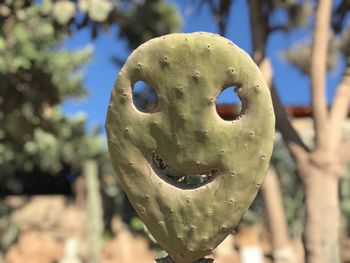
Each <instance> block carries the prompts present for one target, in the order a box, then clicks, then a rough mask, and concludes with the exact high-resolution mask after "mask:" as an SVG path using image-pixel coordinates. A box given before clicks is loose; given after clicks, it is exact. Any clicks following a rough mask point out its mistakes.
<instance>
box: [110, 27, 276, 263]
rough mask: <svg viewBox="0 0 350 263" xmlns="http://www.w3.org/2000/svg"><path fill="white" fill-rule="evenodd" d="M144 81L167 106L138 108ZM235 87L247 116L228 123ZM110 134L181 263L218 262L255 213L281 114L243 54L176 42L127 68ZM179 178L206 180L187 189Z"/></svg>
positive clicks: (135, 194) (132, 188)
mask: <svg viewBox="0 0 350 263" xmlns="http://www.w3.org/2000/svg"><path fill="white" fill-rule="evenodd" d="M137 81H143V82H145V83H147V84H148V85H150V86H151V87H153V88H154V90H155V92H156V94H157V96H158V100H159V103H158V106H157V107H156V108H155V109H154V110H153V111H152V112H148V113H144V112H140V111H138V110H137V108H136V107H135V105H134V103H133V86H134V84H135V83H136V82H137ZM232 85H235V86H236V87H237V94H238V95H239V97H240V99H241V101H242V107H243V110H242V115H241V117H240V118H238V119H236V120H234V121H225V120H223V119H221V118H220V116H219V115H218V114H217V112H216V109H215V101H216V98H217V97H218V95H219V94H220V92H221V91H222V90H223V89H224V88H226V87H229V86H232ZM106 129H107V134H108V142H109V152H110V155H111V159H112V163H113V166H114V169H115V172H116V174H117V176H118V177H119V179H120V181H121V183H122V186H123V187H124V189H125V191H126V193H127V195H128V197H129V199H130V201H131V203H132V205H133V206H134V208H135V209H136V211H137V213H138V214H139V216H140V218H141V219H142V220H143V222H144V223H145V224H146V226H147V228H148V229H149V231H150V232H151V233H152V235H153V236H154V237H155V239H156V240H157V241H158V242H159V244H160V245H161V246H162V248H163V249H164V250H165V251H167V252H168V253H169V255H170V256H171V257H172V259H173V260H174V261H175V262H179V263H187V262H193V261H195V260H196V259H199V258H201V257H203V256H205V255H207V254H209V253H210V252H211V251H212V250H213V249H214V248H215V247H216V246H217V245H218V244H219V243H220V242H221V241H222V240H223V239H224V238H225V237H226V236H227V235H228V234H230V233H231V232H232V231H233V228H234V227H235V226H236V225H237V224H238V222H239V220H240V218H241V216H242V215H243V213H244V212H245V211H246V210H247V209H248V207H249V206H250V204H251V203H252V201H253V199H254V197H255V195H256V193H257V191H258V189H259V186H260V184H261V182H262V180H263V177H264V174H265V171H266V169H267V166H268V163H269V159H270V156H271V151H272V144H273V137H274V113H273V109H272V103H271V98H270V93H269V89H268V87H267V86H266V84H265V82H264V80H263V77H262V75H261V73H260V71H259V69H258V67H257V66H256V65H255V64H254V63H253V61H252V60H251V58H250V57H249V56H248V55H247V54H246V53H245V52H244V51H242V50H241V49H240V48H238V47H237V46H235V45H234V44H233V43H232V42H230V41H229V40H227V39H225V38H223V37H220V36H217V35H214V34H209V33H192V34H171V35H166V36H163V37H160V38H156V39H153V40H150V41H148V42H147V43H145V44H143V45H141V46H140V47H139V48H137V49H136V50H135V51H134V52H133V53H132V54H131V56H130V57H129V58H128V60H127V62H126V64H125V65H124V67H123V69H122V70H121V71H120V74H119V76H118V79H117V81H116V84H115V87H114V89H113V91H112V97H111V101H110V104H109V110H108V116H107V122H106ZM164 167H166V168H164ZM168 170H171V171H172V173H173V175H172V176H168V175H167V171H168ZM174 173H175V174H178V175H179V176H178V177H179V178H181V177H190V176H194V175H201V178H204V179H203V180H199V181H198V183H197V184H183V183H182V181H181V180H173V179H172V177H176V175H175V176H174Z"/></svg>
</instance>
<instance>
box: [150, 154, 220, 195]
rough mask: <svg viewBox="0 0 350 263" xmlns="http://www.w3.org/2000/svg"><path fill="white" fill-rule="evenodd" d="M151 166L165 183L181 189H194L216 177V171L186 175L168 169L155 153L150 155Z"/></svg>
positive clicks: (170, 168)
mask: <svg viewBox="0 0 350 263" xmlns="http://www.w3.org/2000/svg"><path fill="white" fill-rule="evenodd" d="M150 159H151V161H150V163H151V166H152V168H153V170H154V171H155V173H156V174H157V175H158V176H159V177H160V178H161V179H163V180H164V181H166V182H167V183H169V184H171V185H173V186H176V187H178V188H181V189H194V188H198V187H201V186H203V185H205V184H208V183H210V182H211V181H213V180H214V179H215V178H216V177H217V175H218V169H210V170H208V171H207V172H205V173H191V174H187V173H184V172H181V171H178V170H176V169H174V168H172V167H170V166H169V165H168V164H167V163H166V162H165V161H164V160H163V159H162V158H160V156H159V155H158V154H156V153H153V154H152V155H151V158H150Z"/></svg>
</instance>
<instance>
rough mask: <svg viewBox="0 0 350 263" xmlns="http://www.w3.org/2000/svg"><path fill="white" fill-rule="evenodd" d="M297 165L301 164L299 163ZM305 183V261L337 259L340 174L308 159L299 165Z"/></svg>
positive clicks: (335, 262) (320, 262) (327, 262)
mask: <svg viewBox="0 0 350 263" xmlns="http://www.w3.org/2000/svg"><path fill="white" fill-rule="evenodd" d="M299 165H300V164H299ZM299 168H300V169H298V170H299V172H300V173H301V174H300V175H301V177H302V178H303V182H304V186H305V205H306V219H305V220H306V221H305V235H304V239H305V255H306V262H307V263H339V262H340V258H339V222H340V218H339V213H340V211H339V200H338V185H339V178H340V176H339V174H337V172H336V171H337V170H336V169H331V168H332V167H331V166H328V167H320V166H317V165H315V164H314V163H312V162H311V161H308V162H305V163H303V164H302V165H301V167H299Z"/></svg>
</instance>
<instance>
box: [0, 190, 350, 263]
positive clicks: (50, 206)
mask: <svg viewBox="0 0 350 263" xmlns="http://www.w3.org/2000/svg"><path fill="white" fill-rule="evenodd" d="M5 204H6V205H7V206H8V207H9V208H10V210H11V211H12V212H11V214H10V217H9V218H10V220H11V223H12V224H13V225H15V226H16V227H18V228H19V231H18V234H17V236H16V238H15V239H14V242H13V244H12V245H11V246H10V247H9V249H8V250H7V251H6V252H5V253H4V255H3V262H5V263H24V262H25V263H83V262H88V259H89V251H88V244H87V243H86V240H87V232H86V229H87V227H86V222H87V220H88V218H86V213H85V211H84V209H82V208H79V207H78V206H77V205H75V204H74V202H73V201H72V200H70V199H67V198H66V197H63V196H36V197H31V198H24V197H8V198H6V199H5ZM113 232H114V235H113V237H106V238H105V239H104V245H103V247H102V249H101V258H100V262H101V263H135V262H138V263H151V262H154V259H155V258H157V257H159V256H161V255H162V254H161V253H160V250H159V249H158V250H157V248H156V246H155V245H153V246H152V245H151V244H150V242H149V240H148V239H147V238H146V237H145V236H143V235H140V234H137V235H136V234H133V233H131V232H130V230H129V228H128V227H127V226H126V225H124V224H123V223H121V220H119V219H116V220H114V222H113ZM344 243H346V246H347V249H343V250H344V251H345V254H346V253H347V255H345V254H344V256H346V257H347V258H349V257H350V255H349V251H350V241H349V240H346V242H344ZM242 248H245V251H247V248H249V249H250V250H251V251H255V252H256V251H257V250H258V251H260V252H258V253H261V254H262V255H264V256H265V257H264V263H268V262H272V261H271V246H270V242H269V237H268V235H267V234H266V231H263V230H262V229H261V227H259V226H256V225H254V226H245V227H241V228H240V230H239V232H238V233H237V234H236V235H235V237H233V236H229V237H228V238H227V239H226V240H225V241H224V242H223V243H222V244H221V245H220V246H219V247H218V248H217V249H216V250H215V251H214V252H213V255H212V256H214V258H215V263H239V262H243V261H241V260H240V252H239V251H241V253H242V251H243V250H244V249H242ZM249 249H248V250H249ZM255 254H256V253H255ZM163 255H164V254H163ZM241 255H242V254H241ZM136 259H137V260H136ZM0 262H1V259H0ZM251 262H253V261H251ZM255 262H257V261H254V263H255ZM344 262H345V261H344ZM346 262H349V261H346Z"/></svg>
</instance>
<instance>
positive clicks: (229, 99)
mask: <svg viewBox="0 0 350 263" xmlns="http://www.w3.org/2000/svg"><path fill="white" fill-rule="evenodd" d="M237 90H238V87H237V86H229V87H226V88H224V89H223V90H222V91H221V93H220V94H219V96H218V97H217V99H216V112H217V113H218V115H219V116H220V117H221V119H223V120H236V119H239V117H240V116H241V115H242V103H241V100H240V99H239V97H238V95H237Z"/></svg>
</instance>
